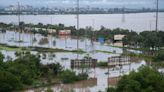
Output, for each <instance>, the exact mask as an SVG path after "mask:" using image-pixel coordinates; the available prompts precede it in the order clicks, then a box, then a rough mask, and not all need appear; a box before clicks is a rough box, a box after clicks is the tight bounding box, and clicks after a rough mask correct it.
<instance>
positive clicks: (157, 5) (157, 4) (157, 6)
mask: <svg viewBox="0 0 164 92" xmlns="http://www.w3.org/2000/svg"><path fill="white" fill-rule="evenodd" d="M158 9H159V0H157V3H156V31H158Z"/></svg>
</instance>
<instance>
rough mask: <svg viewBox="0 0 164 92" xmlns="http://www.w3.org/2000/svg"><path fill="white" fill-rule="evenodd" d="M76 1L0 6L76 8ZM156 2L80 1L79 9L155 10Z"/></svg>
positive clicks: (7, 1) (4, 1)
mask: <svg viewBox="0 0 164 92" xmlns="http://www.w3.org/2000/svg"><path fill="white" fill-rule="evenodd" d="M76 1H77V0H1V1H0V6H1V7H6V6H9V5H16V4H17V2H20V4H21V5H31V6H34V7H43V6H44V7H76ZM156 1H157V0H80V6H81V7H87V6H90V7H103V8H120V7H127V8H143V7H145V8H156ZM159 8H160V9H164V0H159Z"/></svg>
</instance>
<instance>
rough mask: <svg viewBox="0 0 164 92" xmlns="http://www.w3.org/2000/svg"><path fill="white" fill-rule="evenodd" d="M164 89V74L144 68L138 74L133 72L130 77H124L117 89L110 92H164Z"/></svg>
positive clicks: (109, 90) (109, 91)
mask: <svg viewBox="0 0 164 92" xmlns="http://www.w3.org/2000/svg"><path fill="white" fill-rule="evenodd" d="M163 87H164V74H163V73H160V72H158V71H157V70H156V69H153V68H150V67H147V66H142V67H141V68H140V69H139V70H138V72H135V71H132V72H131V73H130V74H129V75H124V76H123V77H122V78H121V80H120V81H119V82H118V84H117V86H116V88H109V89H108V92H164V88H163ZM111 90H112V91H111Z"/></svg>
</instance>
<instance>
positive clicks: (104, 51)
mask: <svg viewBox="0 0 164 92" xmlns="http://www.w3.org/2000/svg"><path fill="white" fill-rule="evenodd" d="M96 52H102V53H109V54H112V53H113V52H110V51H103V50H96Z"/></svg>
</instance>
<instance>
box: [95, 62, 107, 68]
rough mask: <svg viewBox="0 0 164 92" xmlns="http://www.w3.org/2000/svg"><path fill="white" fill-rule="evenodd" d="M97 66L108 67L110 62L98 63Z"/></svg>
mask: <svg viewBox="0 0 164 92" xmlns="http://www.w3.org/2000/svg"><path fill="white" fill-rule="evenodd" d="M97 66H98V67H108V62H98V63H97Z"/></svg>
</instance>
